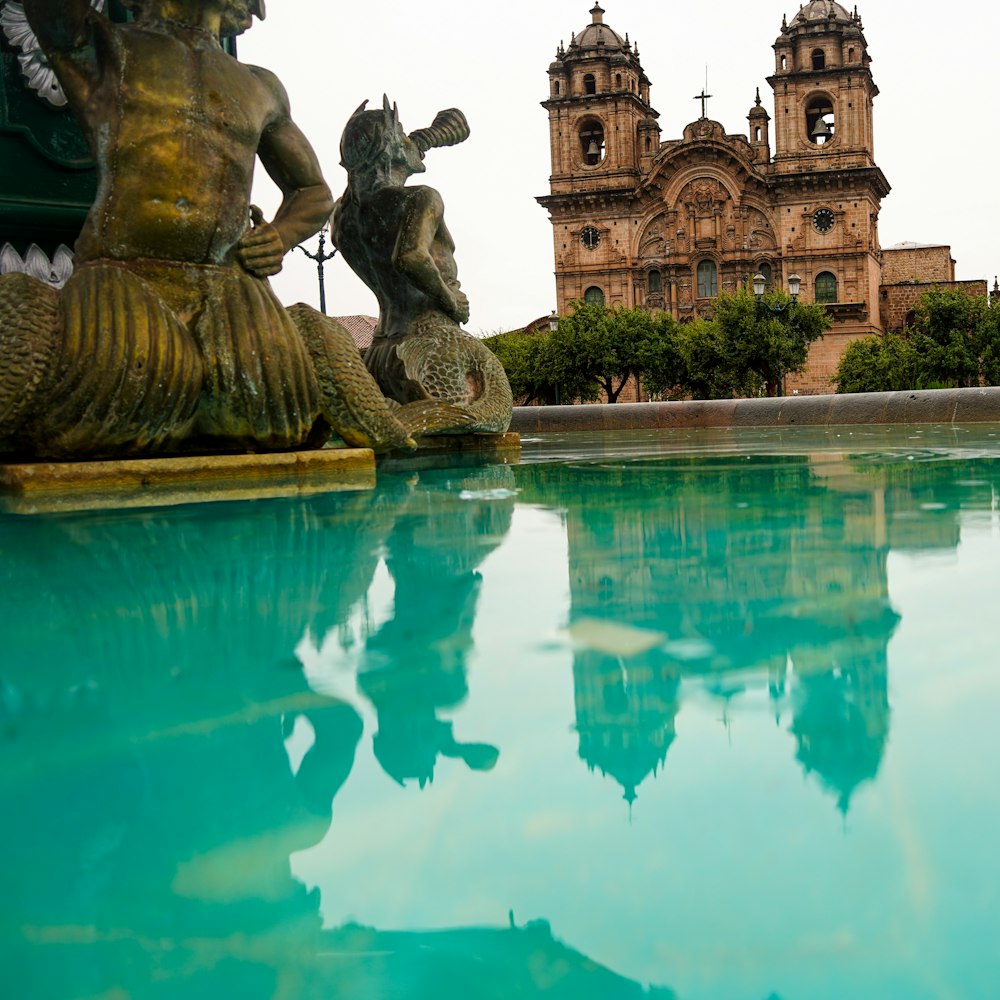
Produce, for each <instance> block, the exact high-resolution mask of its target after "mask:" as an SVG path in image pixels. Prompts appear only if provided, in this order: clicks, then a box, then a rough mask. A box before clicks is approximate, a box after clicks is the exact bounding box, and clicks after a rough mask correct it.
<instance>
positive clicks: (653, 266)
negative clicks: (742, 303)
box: [538, 0, 985, 392]
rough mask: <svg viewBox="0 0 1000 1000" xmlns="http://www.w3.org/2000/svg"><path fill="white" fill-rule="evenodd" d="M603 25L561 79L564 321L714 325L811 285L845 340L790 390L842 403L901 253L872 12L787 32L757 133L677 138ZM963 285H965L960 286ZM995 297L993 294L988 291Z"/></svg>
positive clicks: (834, 338) (556, 154)
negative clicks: (889, 262) (596, 306)
mask: <svg viewBox="0 0 1000 1000" xmlns="http://www.w3.org/2000/svg"><path fill="white" fill-rule="evenodd" d="M590 13H591V23H590V24H589V25H587V27H586V28H585V29H584V30H583V31H582V32H580V33H579V34H575V35H574V36H573V37H572V39H571V41H570V44H569V45H568V46H564V45H563V44H562V43H560V46H559V49H558V51H557V54H556V58H555V61H554V62H553V63H552V64H551V65H550V66H549V70H548V75H549V94H548V98H547V100H545V101H544V102H543V105H542V106H543V107H544V108H545V109H546V110H547V112H548V116H549V131H550V139H551V156H552V174H551V178H550V193H549V194H548V195H546V196H544V197H541V198H539V199H538V201H539V202H540V203H541V204H542V205H543V206H544V207H545V208H546V209H547V210H548V212H549V215H550V218H551V221H552V226H553V235H554V252H555V276H556V291H557V303H558V309H559V312H560V313H562V312H564V311H566V310H567V308H568V303H569V302H570V301H572V300H574V299H584V300H590V301H603V302H605V303H607V304H608V305H616V304H620V305H623V306H626V307H646V308H654V309H663V310H666V311H669V312H670V313H671V314H672V315H673V316H674V317H675V318H676V319H678V320H680V321H685V320H690V319H693V318H695V317H697V316H707V315H710V314H711V309H712V301H713V299H714V298H715V297H716V296H717V295H718V294H719V293H720V292H733V291H735V290H736V289H737V288H738V287H740V286H742V285H744V284H746V283H747V281H748V279H749V278H750V277H751V276H753V275H754V274H757V273H761V274H763V275H764V276H765V278H766V279H767V280H768V282H769V283H770V284H771V285H772V286H775V287H779V288H787V287H788V277H789V275H792V274H797V275H799V277H800V278H801V293H800V299H801V300H802V301H804V302H822V303H824V304H826V306H827V309H828V312H829V314H830V316H831V319H832V321H833V327H832V329H831V330H830V332H829V333H828V334H827V335H826V337H825V338H823V339H822V340H820V341H817V342H816V344H814V345H813V350H812V352H811V354H810V358H809V362H808V364H807V367H806V370H805V372H804V373H803V374H801V375H798V376H790V377H789V379H788V382H787V385H786V389H787V391H789V392H790V391H793V390H798V391H801V392H829V391H831V385H830V376H831V374H832V372H833V370H834V368H835V367H836V364H837V361H838V360H839V358H840V356H841V354H842V353H843V351H844V349H845V348H846V346H847V344H848V343H849V342H850V341H851V340H854V339H857V338H858V337H862V336H866V335H869V334H872V333H877V332H881V331H882V330H883V329H884V327H883V320H882V316H881V312H880V302H882V301H884V299H885V297H884V296H881V295H880V293H881V292H882V291H883V290H884V289H883V287H882V286H883V262H884V258H885V255H884V253H883V251H882V250H881V248H880V245H879V238H878V218H879V210H880V207H881V203H882V199H883V198H884V197H885V196H886V195H888V193H889V190H890V188H889V184H888V182H887V181H886V178H885V176H884V175H883V173H882V171H881V170H880V169H879V167H878V165H877V164H876V162H875V159H874V153H873V149H874V139H873V136H874V125H873V104H874V100H875V97H876V96H877V95H878V87H877V86H876V84H875V81H874V79H873V77H872V72H871V58H870V56H869V53H868V43H867V41H866V39H865V35H864V31H863V26H862V22H861V18H860V16H859V15H858V13H857V9H855V10H854V11H853V12H848V11H847V10H846V9H845V8H844V7H843V6H841V5H840V4H839V3H836V2H834V0H811V2H808V3H806V4H804V5H803V6H802V8H801V9H800V10H799V11H798V13H797V14H796V15H795V16H794V17H793V18H792V20H791V21H788V20H787V19H786V20H784V21H783V23H782V26H781V31H780V34H779V35H778V38H777V40H776V41H775V43H774V60H775V62H774V73H773V75H772V76H770V77H768V78H767V83H768V85H769V86H770V88H771V91H772V95H773V106H774V119H773V120H772V118H771V116H770V115H769V114H768V112H767V110H765V108H764V106H763V103H762V102H761V97H760V91H759V90H758V92H757V95H756V99H755V101H754V104H753V106H752V107H751V108H750V111H749V113H748V115H747V119H748V123H749V130H748V134H747V135H730V134H728V133H727V132H726V130H725V128H724V127H723V126H722V125H721V124H720V123H719V122H717V121H713V120H712V119H711V118H709V117H708V116H707V108H706V105H707V97H708V95H705V94H704V93H703V95H702V96H703V98H704V99H703V101H702V116H701V117H700V118H699V119H698V120H696V121H694V122H692V123H691V124H689V125H688V126H687V127H686V128H685V129H684V132H683V135H682V137H681V138H679V139H667V140H664V139H663V138H662V136H661V132H660V126H659V122H658V117H659V116H658V113H657V111H656V110H655V109H654V107H653V106H652V103H651V99H650V89H651V85H650V81H649V78H648V77H647V76H646V73H645V71H644V70H643V67H642V64H641V62H640V59H639V49H638V45H637V44H634V43H631V42H630V41H629V38H628V35H627V34H626V35H625V36H624V37H622V36H621V35H619V34H618V33H617V32H616V31H615V30H613V29H612V28H611V27H610V26H609V25H607V24H605V23H604V10H603V9H602V8H601V7H600V5H599V4H596V5H595V6H594V8H593V9H592V10H591V12H590ZM952 278H953V275H952ZM984 290H985V288H984Z"/></svg>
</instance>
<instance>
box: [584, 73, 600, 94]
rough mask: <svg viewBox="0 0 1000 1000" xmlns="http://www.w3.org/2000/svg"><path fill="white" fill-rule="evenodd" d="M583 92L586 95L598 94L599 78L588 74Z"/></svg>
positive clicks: (585, 77)
mask: <svg viewBox="0 0 1000 1000" xmlns="http://www.w3.org/2000/svg"><path fill="white" fill-rule="evenodd" d="M583 92H584V93H585V94H596V93H597V78H596V77H595V76H594V74H593V73H587V74H586V76H584V78H583Z"/></svg>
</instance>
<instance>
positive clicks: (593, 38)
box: [573, 3, 628, 49]
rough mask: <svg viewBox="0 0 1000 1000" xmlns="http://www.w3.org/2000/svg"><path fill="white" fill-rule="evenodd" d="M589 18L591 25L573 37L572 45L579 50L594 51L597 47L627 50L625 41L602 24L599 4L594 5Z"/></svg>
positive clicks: (602, 11)
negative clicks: (577, 46)
mask: <svg viewBox="0 0 1000 1000" xmlns="http://www.w3.org/2000/svg"><path fill="white" fill-rule="evenodd" d="M590 16H591V18H592V21H591V23H590V24H588V25H587V27H586V28H584V29H583V31H581V32H580V34H579V35H576V36H575V38H574V40H573V44H575V45H579V46H580V48H581V49H596V48H598V46H601V47H603V48H605V49H627V48H628V43H627V42H626V41H625V39H624V38H622V36H621V35H619V34H618V32H617V31H615V30H614V29H613V28H611V27H609V26H608V25H606V24H605V23H604V8H603V7H602V6H601V5H600V4H599V3H595V4H594V6H593V8H592V9H591V11H590Z"/></svg>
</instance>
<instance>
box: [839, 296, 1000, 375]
mask: <svg viewBox="0 0 1000 1000" xmlns="http://www.w3.org/2000/svg"><path fill="white" fill-rule="evenodd" d="M833 380H834V382H835V383H836V385H837V391H838V392H887V391H891V390H906V389H940V388H952V387H960V386H975V385H982V384H986V385H996V384H1000V309H994V308H991V307H990V304H989V301H988V300H987V299H986V298H985V297H983V296H976V295H969V294H968V293H967V292H963V291H960V290H956V289H948V290H935V291H930V292H925V293H924V294H923V295H921V296H920V299H919V300H918V302H917V306H916V309H915V310H914V319H913V323H912V325H911V326H910V328H909V329H906V330H904V331H903V333H902V334H892V333H887V334H884V335H875V336H872V337H865V338H863V339H861V340H857V341H855V342H854V343H853V344H851V345H850V346H849V347H848V349H847V350H846V351H845V352H844V355H843V357H842V358H841V360H840V364H839V365H838V367H837V371H836V373H835V374H834V378H833Z"/></svg>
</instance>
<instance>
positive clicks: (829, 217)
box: [813, 208, 836, 233]
mask: <svg viewBox="0 0 1000 1000" xmlns="http://www.w3.org/2000/svg"><path fill="white" fill-rule="evenodd" d="M834 222H836V219H834V217H833V212H831V211H830V209H828V208H821V209H818V210H817V211H816V212H815V213H814V214H813V229H815V230H816V232H817V233H828V232H830V230H831V229H833V224H834Z"/></svg>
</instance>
